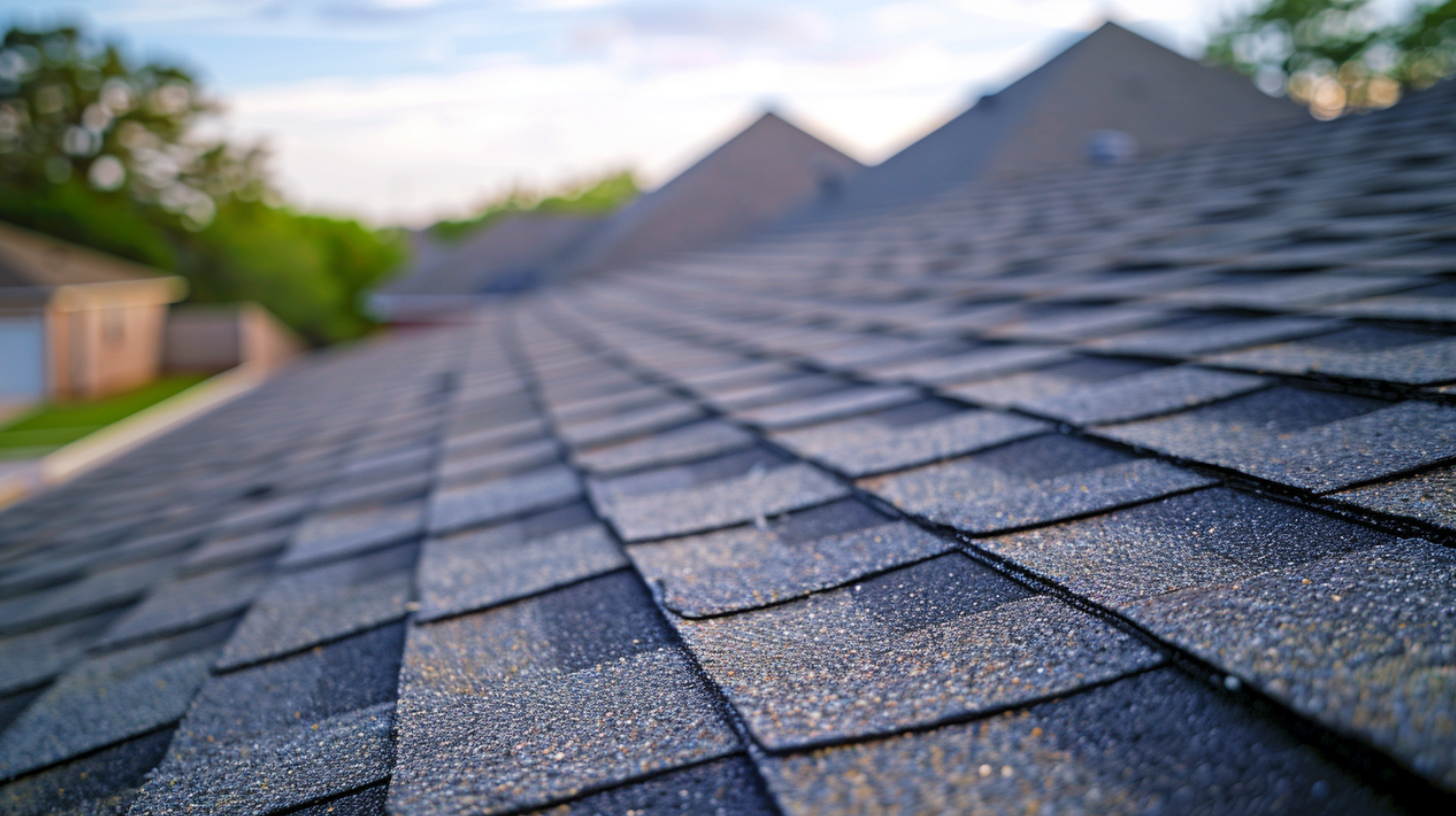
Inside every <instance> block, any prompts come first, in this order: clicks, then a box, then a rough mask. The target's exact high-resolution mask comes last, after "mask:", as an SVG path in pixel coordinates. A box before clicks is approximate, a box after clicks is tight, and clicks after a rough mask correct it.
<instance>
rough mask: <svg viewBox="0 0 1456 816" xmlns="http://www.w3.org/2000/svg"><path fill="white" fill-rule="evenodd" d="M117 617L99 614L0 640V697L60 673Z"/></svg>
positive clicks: (78, 657) (114, 612)
mask: <svg viewBox="0 0 1456 816" xmlns="http://www.w3.org/2000/svg"><path fill="white" fill-rule="evenodd" d="M118 614H119V613H118V612H116V611H112V612H107V613H102V614H100V615H93V616H91V617H89V618H82V619H81V620H78V621H72V622H70V623H62V624H57V625H55V626H48V627H46V628H45V629H40V630H38V631H35V632H26V633H25V634H21V635H13V636H11V637H7V638H3V639H0V695H5V694H10V693H12V692H16V691H20V690H21V689H25V688H30V687H31V686H35V685H37V684H39V683H42V682H44V681H46V680H47V679H49V678H51V677H54V676H55V675H57V674H59V673H60V672H62V671H64V670H65V669H66V668H67V667H68V666H70V665H71V664H72V663H74V662H76V661H77V660H78V659H80V657H81V654H82V652H84V651H85V650H86V649H87V648H88V647H90V645H91V644H92V643H93V642H94V641H95V640H96V639H97V637H98V636H99V635H101V633H102V632H104V631H106V628H107V627H108V626H110V625H111V624H112V622H113V621H115V620H116V619H117V615H118Z"/></svg>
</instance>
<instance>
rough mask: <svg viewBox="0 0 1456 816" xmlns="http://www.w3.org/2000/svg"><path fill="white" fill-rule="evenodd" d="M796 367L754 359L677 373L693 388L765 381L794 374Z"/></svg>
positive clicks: (796, 370) (680, 378)
mask: <svg viewBox="0 0 1456 816" xmlns="http://www.w3.org/2000/svg"><path fill="white" fill-rule="evenodd" d="M797 372H798V369H796V368H794V367H793V366H791V365H789V364H787V363H783V362H780V361H778V360H754V361H745V362H740V363H733V364H730V365H725V366H723V367H721V368H712V369H694V368H690V369H688V370H685V371H682V372H680V373H677V374H676V376H677V378H678V379H679V380H682V381H683V382H685V383H687V384H688V385H690V386H692V387H693V388H714V387H720V388H721V387H723V386H725V385H732V384H736V383H740V382H743V383H747V382H767V381H770V380H777V379H782V378H783V377H787V376H789V375H792V374H795V373H797Z"/></svg>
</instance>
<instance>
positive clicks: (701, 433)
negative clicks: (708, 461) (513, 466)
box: [574, 420, 753, 475]
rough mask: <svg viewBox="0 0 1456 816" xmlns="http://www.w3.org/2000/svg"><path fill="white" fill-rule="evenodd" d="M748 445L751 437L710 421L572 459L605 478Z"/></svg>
mask: <svg viewBox="0 0 1456 816" xmlns="http://www.w3.org/2000/svg"><path fill="white" fill-rule="evenodd" d="M752 444H753V436H752V435H751V434H749V433H748V432H747V431H745V430H743V429H742V428H738V427H736V426H734V425H729V424H728V423H726V422H718V421H714V420H710V421H708V422H700V423H696V424H693V425H688V426H687V427H685V428H678V429H676V430H671V431H664V432H662V433H659V434H655V435H653V436H649V437H647V438H645V439H639V440H634V441H632V442H624V443H622V444H620V445H614V446H612V447H607V448H597V449H595V450H591V451H587V452H585V453H577V454H576V456H575V457H574V458H575V460H576V463H577V464H579V465H581V466H582V467H584V468H586V469H587V470H590V471H592V472H593V473H597V474H602V475H609V474H614V473H627V472H630V471H634V470H641V469H643V468H647V467H662V466H664V465H674V464H679V463H682V462H691V461H693V460H694V459H701V458H703V457H705V456H716V455H717V454H720V453H728V452H729V451H734V450H738V449H740V448H746V447H748V446H749V445H752Z"/></svg>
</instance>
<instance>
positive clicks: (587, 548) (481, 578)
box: [419, 505, 627, 620]
mask: <svg viewBox="0 0 1456 816" xmlns="http://www.w3.org/2000/svg"><path fill="white" fill-rule="evenodd" d="M626 565H627V559H626V558H625V557H623V555H622V551H621V548H620V547H618V546H617V544H616V542H615V541H613V540H612V538H611V537H610V536H609V535H608V534H607V531H606V530H605V529H603V528H602V526H601V525H600V524H598V523H596V522H595V521H594V520H593V519H592V517H591V515H590V513H589V512H584V508H583V507H582V506H581V505H569V506H567V507H565V508H562V509H560V510H555V511H549V512H547V513H545V514H543V515H541V516H538V517H536V518H534V519H526V520H523V521H521V522H516V523H512V524H504V525H500V526H497V527H489V528H486V529H484V530H479V531H475V532H470V533H462V534H460V535H456V536H452V537H449V538H439V539H431V540H430V541H428V542H426V544H425V551H424V556H423V557H422V558H421V561H420V569H419V586H420V614H419V618H420V619H421V620H431V619H434V618H440V617H444V616H447V615H454V614H458V613H461V612H468V611H471V610H474V609H484V608H486V607H490V606H495V605H497V604H500V603H504V602H506V601H509V600H514V599H516V598H523V597H525V596H527V595H534V594H536V593H538V592H541V591H544V590H548V589H552V588H554V587H558V586H562V585H565V584H569V583H573V582H575V581H580V580H582V579H584V578H590V577H591V576H593V575H598V574H600V573H604V572H610V571H612V570H616V569H620V568H622V567H624V566H626Z"/></svg>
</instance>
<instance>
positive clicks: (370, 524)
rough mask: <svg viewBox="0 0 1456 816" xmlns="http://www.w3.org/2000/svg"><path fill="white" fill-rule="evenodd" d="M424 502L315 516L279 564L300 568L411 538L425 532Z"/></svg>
mask: <svg viewBox="0 0 1456 816" xmlns="http://www.w3.org/2000/svg"><path fill="white" fill-rule="evenodd" d="M424 525H425V506H424V503H423V502H408V503H406V504H397V505H389V506H386V507H380V508H376V509H371V510H358V511H353V512H344V513H333V514H330V515H321V516H314V517H312V518H310V519H309V520H307V521H305V522H304V523H303V524H302V525H301V526H300V527H299V528H298V530H297V531H296V532H295V533H294V534H293V543H292V545H291V546H289V548H288V552H287V553H285V554H284V555H283V560H282V561H280V562H279V565H280V566H283V567H302V566H307V565H309V564H316V563H319V562H322V561H328V560H330V559H334V558H342V557H345V556H349V555H354V554H355V553H361V552H364V551H366V550H372V549H376V548H378V547H383V546H386V545H388V544H393V543H395V542H398V541H405V540H407V539H410V538H414V537H415V536H417V535H419V534H420V533H421V532H423V531H424Z"/></svg>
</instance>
